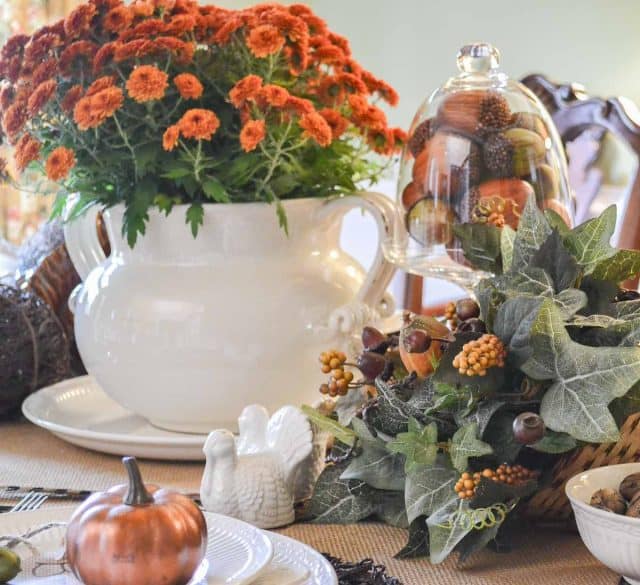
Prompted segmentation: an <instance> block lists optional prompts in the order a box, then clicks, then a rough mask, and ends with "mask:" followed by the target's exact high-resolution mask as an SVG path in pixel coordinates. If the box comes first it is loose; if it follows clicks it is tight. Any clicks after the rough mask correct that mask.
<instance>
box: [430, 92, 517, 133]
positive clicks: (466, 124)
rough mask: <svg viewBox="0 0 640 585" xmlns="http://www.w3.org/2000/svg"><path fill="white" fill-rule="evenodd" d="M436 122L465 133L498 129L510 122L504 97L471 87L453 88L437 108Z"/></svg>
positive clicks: (507, 105)
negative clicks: (465, 88)
mask: <svg viewBox="0 0 640 585" xmlns="http://www.w3.org/2000/svg"><path fill="white" fill-rule="evenodd" d="M438 122H439V123H441V124H442V125H444V126H448V127H450V128H452V129H454V130H457V131H460V132H463V133H467V134H482V133H483V132H485V131H487V130H498V129H501V128H505V127H507V126H508V125H509V124H510V123H511V110H510V109H509V104H508V102H507V100H506V99H505V98H504V97H503V96H502V95H500V94H499V93H498V92H495V91H487V90H482V89H472V90H465V91H458V92H455V93H453V94H451V95H449V96H447V97H446V98H445V100H444V101H443V102H442V104H441V105H440V108H439V109H438Z"/></svg>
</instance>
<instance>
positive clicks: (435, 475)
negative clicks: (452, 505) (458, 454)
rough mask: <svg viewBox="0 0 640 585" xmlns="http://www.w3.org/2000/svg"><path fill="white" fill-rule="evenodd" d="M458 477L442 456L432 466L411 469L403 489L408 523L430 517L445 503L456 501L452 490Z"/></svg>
mask: <svg viewBox="0 0 640 585" xmlns="http://www.w3.org/2000/svg"><path fill="white" fill-rule="evenodd" d="M459 477H460V476H459V474H458V473H457V472H456V470H455V469H453V468H452V467H451V465H450V464H449V462H448V461H447V458H446V457H445V456H443V455H440V456H438V458H437V459H436V462H435V463H434V464H433V465H428V466H425V467H416V468H414V469H412V470H411V471H410V472H409V473H408V474H407V480H406V483H405V488H404V501H405V505H406V507H407V517H408V518H409V522H411V523H412V522H413V521H414V520H415V519H416V518H418V517H420V516H430V515H431V514H432V513H433V512H435V511H436V510H437V509H439V508H441V507H442V506H444V505H445V504H446V503H447V502H449V501H451V500H453V499H457V498H458V496H457V494H456V492H455V491H454V489H453V488H454V487H455V485H456V482H457V481H458V479H459Z"/></svg>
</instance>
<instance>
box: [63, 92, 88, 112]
mask: <svg viewBox="0 0 640 585" xmlns="http://www.w3.org/2000/svg"><path fill="white" fill-rule="evenodd" d="M83 93H84V90H83V89H82V86H81V85H74V86H73V87H72V88H71V89H70V90H69V91H68V92H67V93H65V94H64V97H63V98H62V102H60V106H61V107H62V111H63V112H65V113H67V114H68V113H70V112H72V111H73V108H75V106H76V104H77V103H78V100H79V99H80V98H81V97H82V94H83Z"/></svg>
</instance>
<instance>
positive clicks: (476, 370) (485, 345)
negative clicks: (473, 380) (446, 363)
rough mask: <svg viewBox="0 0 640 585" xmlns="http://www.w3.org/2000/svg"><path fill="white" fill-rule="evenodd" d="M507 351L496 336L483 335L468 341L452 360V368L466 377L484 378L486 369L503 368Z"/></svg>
mask: <svg viewBox="0 0 640 585" xmlns="http://www.w3.org/2000/svg"><path fill="white" fill-rule="evenodd" d="M506 357H507V351H506V349H505V347H504V344H503V343H502V341H500V338H499V337H498V336H497V335H493V334H491V333H485V334H484V335H483V336H482V337H480V338H478V339H474V340H473V341H469V342H468V343H465V344H464V345H463V346H462V350H461V351H460V353H458V355H456V356H455V357H454V358H453V367H454V368H457V370H458V372H459V373H460V374H462V375H466V376H486V375H487V369H488V368H493V367H498V368H503V367H504V361H505V358H506Z"/></svg>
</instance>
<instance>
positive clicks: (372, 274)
mask: <svg viewBox="0 0 640 585" xmlns="http://www.w3.org/2000/svg"><path fill="white" fill-rule="evenodd" d="M358 207H359V208H361V209H363V210H364V211H368V212H369V213H370V214H371V215H372V216H373V219H374V220H375V222H376V226H377V228H378V251H377V253H376V256H375V258H374V260H373V264H372V265H371V268H370V269H369V272H368V273H367V276H366V278H365V280H364V282H363V283H362V287H361V288H360V290H359V291H358V294H357V296H356V298H355V302H354V303H350V304H349V306H347V307H341V308H340V309H338V310H336V311H334V313H333V314H332V315H331V317H330V319H329V326H330V328H331V329H334V330H338V331H340V332H341V333H353V332H354V331H355V330H356V329H358V328H359V327H361V326H362V325H365V324H366V322H368V321H371V320H373V319H376V318H379V317H380V316H388V315H389V314H391V313H392V312H393V310H394V302H393V298H392V297H391V295H389V294H385V291H386V290H387V287H388V286H389V283H390V282H391V279H392V278H393V275H394V274H395V271H396V267H395V266H394V265H393V264H391V263H390V262H389V261H388V260H387V259H386V258H385V256H384V253H383V251H382V245H383V242H384V241H385V240H388V239H390V238H392V237H393V233H394V230H395V221H396V217H397V213H396V209H395V205H394V203H393V201H391V199H389V198H388V197H385V196H384V195H382V194H380V193H372V192H361V193H356V194H354V195H347V196H344V197H338V198H335V199H329V200H327V201H326V203H324V205H323V206H322V207H321V208H320V210H319V218H318V219H319V220H320V221H322V220H323V219H325V218H328V217H330V216H331V215H334V214H336V213H339V214H341V215H344V214H346V213H347V212H348V211H351V210H352V209H354V208H358ZM372 309H373V312H372ZM376 313H377V314H376Z"/></svg>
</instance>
